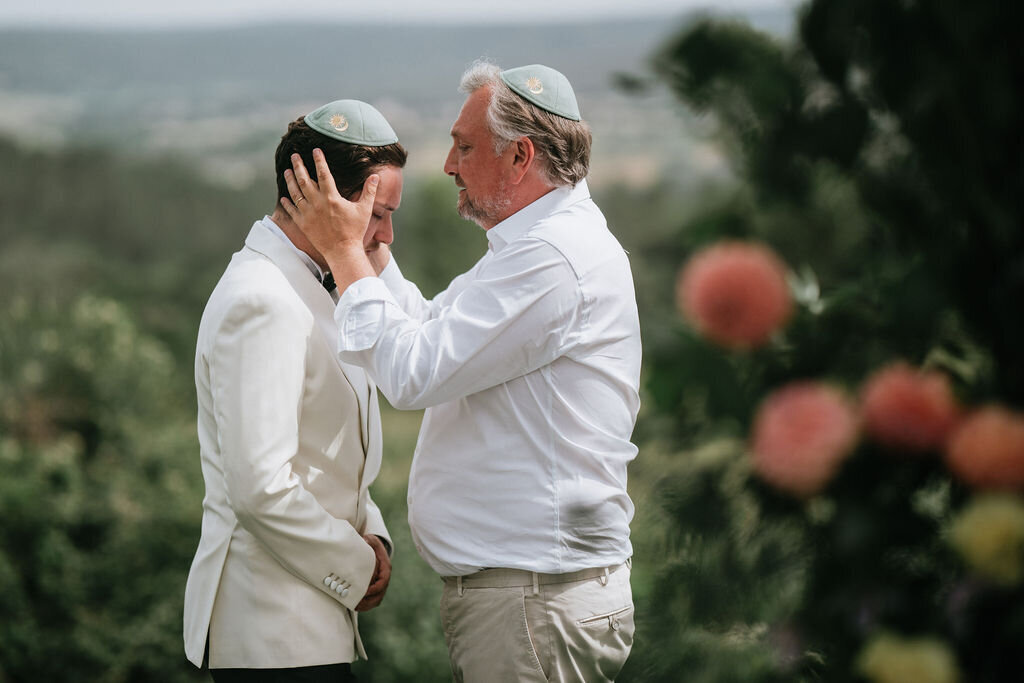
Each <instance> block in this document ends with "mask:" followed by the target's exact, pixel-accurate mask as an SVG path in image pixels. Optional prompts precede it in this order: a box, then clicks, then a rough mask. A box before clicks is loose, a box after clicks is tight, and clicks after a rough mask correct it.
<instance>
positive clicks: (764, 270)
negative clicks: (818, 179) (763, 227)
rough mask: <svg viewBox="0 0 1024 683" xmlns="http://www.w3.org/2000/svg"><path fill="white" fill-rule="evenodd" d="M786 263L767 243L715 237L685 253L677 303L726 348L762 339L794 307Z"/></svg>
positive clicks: (761, 341)
mask: <svg viewBox="0 0 1024 683" xmlns="http://www.w3.org/2000/svg"><path fill="white" fill-rule="evenodd" d="M785 274H786V267H785V264H783V262H782V261H781V260H780V259H779V257H778V256H776V255H775V252H773V251H772V250H771V249H769V248H767V247H765V246H763V245H760V244H752V243H745V242H720V243H718V244H714V245H712V246H710V247H707V248H705V249H703V250H701V251H699V252H697V253H696V254H694V256H693V257H691V258H690V260H689V261H688V262H687V263H686V265H685V266H684V267H683V269H682V270H681V271H680V273H679V278H678V279H677V281H676V304H677V305H678V307H679V309H680V310H681V311H682V312H683V314H684V315H685V316H686V317H687V318H688V319H689V320H690V321H691V322H692V323H693V324H694V325H695V326H696V327H697V329H698V330H699V331H700V333H701V334H703V335H705V336H706V337H708V338H709V339H711V340H712V341H714V342H716V343H718V344H721V345H722V346H726V347H729V348H751V347H754V346H759V345H761V344H764V343H765V342H766V341H768V339H769V338H770V337H771V335H772V333H773V332H775V331H776V330H777V329H779V328H780V327H782V326H783V325H784V324H785V323H786V321H787V320H789V317H790V315H791V314H792V311H793V299H792V295H791V294H790V291H789V287H788V286H787V285H786V276H785Z"/></svg>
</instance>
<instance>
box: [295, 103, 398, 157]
mask: <svg viewBox="0 0 1024 683" xmlns="http://www.w3.org/2000/svg"><path fill="white" fill-rule="evenodd" d="M305 120H306V124H307V125H308V126H309V127H310V128H312V129H313V130H315V131H316V132H318V133H323V134H324V135H326V136H327V137H329V138H334V139H335V140H341V141H342V142H349V143H351V144H353V145H366V146H367V147H383V146H384V145H393V144H395V143H396V142H398V136H397V135H395V131H394V129H392V128H391V124H390V123H388V121H387V119H385V118H384V115H383V114H381V113H380V112H379V111H377V110H376V109H374V108H373V107H371V106H370V105H368V104H367V103H366V102H360V101H359V100H335V101H334V102H331V103H329V104H325V105H324V106H322V107H319V108H318V109H314V110H313V111H311V112H310V113H308V114H306V119H305Z"/></svg>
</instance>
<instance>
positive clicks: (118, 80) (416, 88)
mask: <svg viewBox="0 0 1024 683" xmlns="http://www.w3.org/2000/svg"><path fill="white" fill-rule="evenodd" d="M743 18H744V19H746V20H749V21H751V22H752V23H754V24H756V25H759V26H761V27H763V28H768V29H769V30H774V31H776V32H777V33H778V34H786V33H788V31H789V28H790V25H791V23H792V19H791V13H789V12H785V11H778V10H777V11H773V12H767V13H760V14H753V15H745V16H744V17H743ZM530 20H531V17H528V16H524V17H523V23H522V24H518V25H481V26H478V25H465V26H454V25H408V24H380V25H366V24H364V25H324V24H318V25H301V24H288V25H280V26H273V25H256V26H242V27H237V28H231V29H205V30H199V29H174V30H170V29H168V30H102V31H100V30H93V31H86V30H76V31H70V30H39V29H32V30H29V29H23V30H13V29H7V30H0V102H2V103H3V104H0V135H2V134H8V135H11V136H12V137H15V138H16V139H18V140H22V141H27V142H30V143H33V144H45V145H50V146H54V145H63V144H76V143H77V144H81V143H83V142H84V143H88V144H100V145H104V146H113V147H115V148H118V149H121V150H127V151H129V152H131V153H135V154H147V155H150V154H153V153H156V154H166V153H172V154H181V155H184V156H188V157H193V158H194V157H195V156H196V155H198V154H202V153H206V154H216V155H218V156H217V158H216V159H213V160H207V163H206V165H207V168H205V169H204V171H205V172H206V173H207V175H212V176H217V177H219V178H221V179H222V180H224V181H226V182H228V183H233V184H235V185H236V186H242V185H245V184H246V183H248V182H249V181H251V179H252V178H253V164H254V162H256V161H261V160H262V159H264V158H266V154H267V152H268V150H271V151H272V149H273V145H274V144H276V141H277V140H278V139H279V138H280V135H281V133H282V131H283V126H284V124H285V123H286V122H287V121H290V120H292V119H294V118H295V117H296V116H298V115H300V114H302V113H304V112H305V111H308V110H309V109H310V108H312V107H314V106H317V105H318V104H321V103H323V102H324V101H328V100H331V99H336V98H340V97H357V98H359V99H364V100H368V101H371V102H373V103H375V104H376V105H378V107H379V108H380V109H381V110H382V111H383V112H384V113H385V115H386V116H388V118H389V119H390V120H391V122H392V123H393V125H394V126H395V129H396V130H398V132H399V135H400V136H401V138H402V140H403V141H404V142H406V143H407V146H408V147H409V148H410V149H411V150H412V151H413V154H412V157H411V158H410V171H411V172H414V173H415V172H417V171H418V170H421V169H425V170H434V169H436V168H439V167H440V161H439V160H438V157H439V154H441V153H440V152H439V148H441V149H443V147H441V146H443V145H445V144H446V141H447V132H448V127H449V126H450V125H451V122H452V121H453V120H454V118H455V115H456V114H457V108H458V106H459V103H460V102H461V100H462V96H461V95H460V94H459V93H458V88H457V86H458V78H459V75H460V74H461V73H462V71H463V70H464V69H465V68H466V67H467V66H468V65H469V64H470V63H471V62H472V61H473V60H474V59H477V58H480V57H485V58H487V59H490V60H492V61H494V62H496V63H498V64H501V65H506V66H512V65H521V64H529V63H536V62H540V63H547V64H550V65H553V66H556V67H557V68H558V69H560V70H561V71H563V72H564V73H566V74H567V75H569V77H570V79H571V80H572V83H573V86H574V89H575V90H576V94H577V95H578V97H579V99H580V103H581V106H582V107H583V109H584V115H585V116H586V117H587V118H588V120H590V121H591V123H592V124H593V125H594V127H595V132H596V133H597V135H596V139H598V141H599V142H598V144H595V155H608V154H610V153H611V152H612V151H613V150H612V147H618V148H619V149H629V150H630V151H631V152H632V153H634V154H639V155H647V156H654V157H659V158H661V159H671V158H673V156H679V150H678V149H677V148H676V147H672V146H669V147H666V146H665V145H664V143H663V141H661V140H659V139H658V138H659V137H663V136H660V135H658V134H657V133H658V132H664V131H665V130H679V131H681V126H680V125H679V121H678V117H677V115H676V113H675V110H674V108H673V107H672V106H670V105H669V103H668V102H669V98H668V97H667V96H666V97H662V98H661V99H659V100H657V101H656V102H654V103H652V99H651V97H652V96H651V94H650V93H647V94H638V93H636V92H632V93H630V94H627V93H625V92H624V91H622V90H621V89H620V88H619V87H617V85H616V83H618V82H621V80H622V79H621V76H622V75H630V76H633V77H634V79H633V80H632V82H633V83H634V84H635V83H637V82H650V81H651V80H652V79H651V72H650V69H649V68H648V61H649V58H650V56H651V54H652V52H653V51H654V50H655V49H657V48H658V46H660V45H661V44H662V43H663V42H664V41H665V39H666V38H667V37H668V36H670V35H671V34H673V33H674V32H676V31H677V30H679V28H680V27H682V26H683V24H684V23H686V21H687V19H686V18H685V17H681V16H670V17H659V18H646V19H636V20H628V21H600V22H586V23H578V24H545V25H531V24H530V23H529V22H530ZM311 65H319V66H318V68H310V66H311ZM663 94H664V93H663ZM613 135H614V139H615V143H616V144H615V145H614V146H613V145H607V144H606V145H604V146H602V145H601V144H600V141H601V140H608V139H611V137H612V136H613ZM623 164H624V161H623V160H621V159H618V158H614V159H611V160H609V162H608V163H607V164H606V166H607V167H609V168H614V167H616V166H619V165H623ZM662 165H664V164H662Z"/></svg>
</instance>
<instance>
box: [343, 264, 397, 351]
mask: <svg viewBox="0 0 1024 683" xmlns="http://www.w3.org/2000/svg"><path fill="white" fill-rule="evenodd" d="M394 301H395V300H394V297H392V296H391V292H389V291H388V288H387V285H385V284H384V283H383V282H382V281H381V280H380V278H376V277H364V278H362V279H359V280H356V281H355V282H353V283H352V284H350V285H349V286H348V288H347V289H345V293H344V294H342V295H341V298H340V299H338V306H337V307H336V308H335V309H334V321H335V322H336V323H337V325H338V352H339V353H341V352H343V351H364V350H366V349H368V348H370V347H371V346H373V345H374V344H375V343H376V341H377V338H378V337H380V335H381V332H383V331H384V309H385V306H386V305H387V303H388V302H391V303H394ZM395 305H397V304H395Z"/></svg>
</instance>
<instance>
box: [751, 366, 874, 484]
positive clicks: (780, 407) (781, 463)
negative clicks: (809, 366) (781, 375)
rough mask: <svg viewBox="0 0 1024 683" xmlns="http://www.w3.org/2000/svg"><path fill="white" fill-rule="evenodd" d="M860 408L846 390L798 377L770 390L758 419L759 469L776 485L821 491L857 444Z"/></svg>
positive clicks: (754, 449) (754, 441)
mask: <svg viewBox="0 0 1024 683" xmlns="http://www.w3.org/2000/svg"><path fill="white" fill-rule="evenodd" d="M857 433H858V423H857V413H856V410H855V409H854V406H853V405H852V403H851V401H850V400H849V399H847V397H846V396H845V395H844V394H843V392H842V391H840V390H839V389H836V388H834V387H831V386H828V385H826V384H822V383H820V382H794V383H792V384H788V385H786V386H784V387H782V388H781V389H779V390H777V391H775V392H773V393H772V394H770V395H769V396H768V397H767V398H766V399H765V400H764V402H763V403H762V404H761V406H760V408H759V409H758V411H757V415H756V416H755V418H754V429H753V437H752V440H751V441H752V443H751V450H752V453H753V463H754V470H755V471H756V472H757V473H758V475H759V476H760V477H761V478H762V479H764V480H765V481H766V482H768V483H769V484H771V485H772V486H774V487H776V488H778V489H781V490H783V491H786V492H788V493H791V494H793V495H796V496H799V497H802V498H808V497H811V496H813V495H815V494H817V493H820V492H821V491H822V490H823V489H824V488H825V486H827V485H828V483H829V482H830V481H831V480H832V477H833V476H834V475H835V473H836V471H837V470H838V469H839V465H840V464H841V463H842V461H843V460H844V459H845V458H846V456H847V455H849V453H850V451H852V450H853V447H854V446H855V445H856V443H857Z"/></svg>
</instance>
